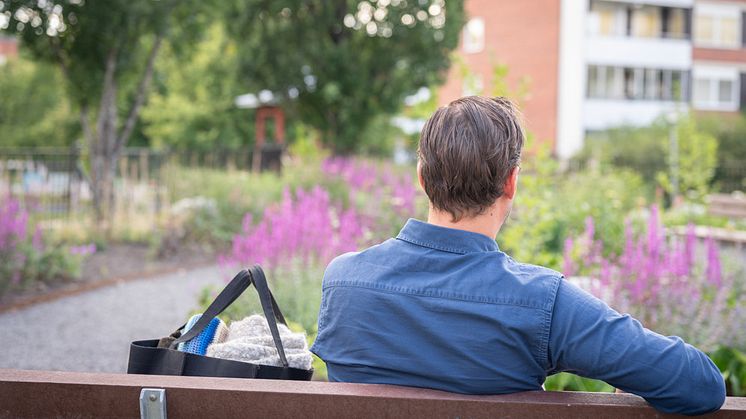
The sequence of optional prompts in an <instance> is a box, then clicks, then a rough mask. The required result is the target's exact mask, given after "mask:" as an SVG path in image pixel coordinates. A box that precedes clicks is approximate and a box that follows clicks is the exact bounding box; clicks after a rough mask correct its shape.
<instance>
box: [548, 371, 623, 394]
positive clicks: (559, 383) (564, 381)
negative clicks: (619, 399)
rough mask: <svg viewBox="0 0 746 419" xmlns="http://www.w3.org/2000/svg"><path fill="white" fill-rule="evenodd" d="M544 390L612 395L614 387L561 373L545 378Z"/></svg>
mask: <svg viewBox="0 0 746 419" xmlns="http://www.w3.org/2000/svg"><path fill="white" fill-rule="evenodd" d="M544 389H546V390H549V391H591V392H602V393H613V392H614V387H612V386H610V385H608V384H606V383H605V382H603V381H599V380H592V379H590V378H584V377H579V376H577V375H575V374H570V373H567V372H561V373H559V374H555V375H552V376H549V377H547V379H546V381H544Z"/></svg>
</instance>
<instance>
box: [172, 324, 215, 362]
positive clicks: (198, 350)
mask: <svg viewBox="0 0 746 419" xmlns="http://www.w3.org/2000/svg"><path fill="white" fill-rule="evenodd" d="M200 317H202V315H201V314H195V315H194V316H192V318H191V319H189V321H188V322H187V325H186V326H185V327H184V333H186V332H188V331H189V329H191V328H192V327H194V325H195V324H196V323H197V321H198V320H199V318H200ZM219 325H220V319H218V318H217V317H215V318H213V319H212V320H211V321H210V324H208V325H207V327H205V329H204V330H202V333H200V334H199V335H197V336H195V337H194V338H192V339H190V340H188V341H186V342H183V343H180V344H179V345H178V350H180V351H183V352H189V353H193V354H197V355H204V354H206V353H207V347H208V346H209V345H210V344H211V343H212V341H213V339H214V338H215V331H216V330H217V329H218V326H219Z"/></svg>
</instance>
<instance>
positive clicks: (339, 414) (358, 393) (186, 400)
mask: <svg viewBox="0 0 746 419" xmlns="http://www.w3.org/2000/svg"><path fill="white" fill-rule="evenodd" d="M144 388H155V389H165V393H164V394H165V405H166V414H167V416H168V417H170V418H192V417H195V418H199V417H216V418H229V417H255V418H293V419H311V418H351V417H370V418H428V419H429V418H497V417H513V418H524V417H532V418H552V419H561V418H628V417H635V418H665V417H676V416H674V415H664V414H661V413H659V412H657V411H655V410H654V409H653V408H652V407H650V406H649V405H647V404H646V403H645V401H644V400H642V399H641V398H639V397H637V396H634V395H631V394H609V393H574V392H541V391H536V392H526V393H517V394H510V395H502V396H467V395H461V394H453V393H445V392H441V391H435V390H426V389H418V388H409V387H397V386H388V385H376V384H342V383H326V382H297V381H274V380H243V379H229V378H202V377H171V376H146V375H125V374H93V373H79V372H53V371H23V370H0V418H6V417H8V418H16V417H29V418H32V417H63V418H86V417H100V416H107V417H133V418H136V417H140V394H141V390H142V389H144ZM152 400H155V397H153V399H152ZM702 417H706V418H745V417H746V398H733V397H729V398H728V399H727V401H726V402H725V405H724V406H723V408H722V409H721V410H720V411H718V412H716V413H713V414H709V415H706V416H702Z"/></svg>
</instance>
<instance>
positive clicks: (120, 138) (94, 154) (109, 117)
mask: <svg viewBox="0 0 746 419" xmlns="http://www.w3.org/2000/svg"><path fill="white" fill-rule="evenodd" d="M162 40H163V37H162V36H160V35H159V36H157V37H156V39H155V41H154V43H153V46H152V47H151V50H150V52H149V54H148V59H147V64H146V66H145V69H144V71H143V74H142V76H141V79H140V82H139V83H138V86H137V91H136V92H135V99H134V102H133V103H132V105H131V107H130V109H129V112H128V113H127V118H126V120H125V122H124V124H123V126H122V128H121V130H120V129H119V114H118V112H117V94H118V84H117V77H116V76H117V74H116V73H117V65H118V51H117V49H116V48H112V49H111V50H110V51H109V54H108V55H107V58H106V70H105V73H104V86H103V90H102V93H101V104H100V107H99V111H98V121H97V124H96V132H95V133H93V132H91V129H90V127H89V124H88V108H87V106H85V105H83V106H81V125H82V126H83V132H84V134H85V135H86V137H87V139H88V141H89V148H90V159H91V189H92V192H93V208H94V214H95V218H96V224H97V225H98V226H99V228H100V229H101V231H102V232H103V233H104V234H105V235H107V236H108V235H109V234H110V233H111V227H112V225H111V224H112V220H113V218H114V215H115V214H114V213H115V208H116V194H115V191H114V180H115V177H116V168H117V162H118V161H119V158H120V157H121V154H122V151H123V150H124V146H125V145H126V144H127V140H129V137H130V136H131V134H132V131H133V129H134V126H135V122H136V121H137V117H138V115H139V112H140V108H141V107H142V105H143V103H144V101H145V96H146V94H147V90H148V86H149V85H150V80H151V79H152V76H153V71H154V68H155V57H156V56H157V54H158V50H159V49H160V46H161V42H162Z"/></svg>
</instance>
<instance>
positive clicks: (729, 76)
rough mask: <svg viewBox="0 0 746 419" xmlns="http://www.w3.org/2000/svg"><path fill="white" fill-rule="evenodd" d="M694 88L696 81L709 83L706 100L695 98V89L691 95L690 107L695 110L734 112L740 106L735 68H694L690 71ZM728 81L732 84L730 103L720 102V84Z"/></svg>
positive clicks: (736, 70)
mask: <svg viewBox="0 0 746 419" xmlns="http://www.w3.org/2000/svg"><path fill="white" fill-rule="evenodd" d="M692 76H693V79H694V82H693V83H692V86H696V83H697V81H698V80H706V81H707V82H708V83H709V86H710V87H709V95H708V97H706V98H702V97H697V94H696V89H695V91H694V92H693V95H692V105H693V106H694V108H695V109H699V110H704V111H724V112H735V111H738V109H739V106H740V103H739V102H740V98H739V96H740V92H741V80H740V75H739V73H738V69H737V68H735V67H710V66H696V67H694V70H693V71H692ZM721 81H730V82H731V84H732V95H731V98H732V100H731V101H730V102H721V101H720V98H719V96H720V82H721Z"/></svg>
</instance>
